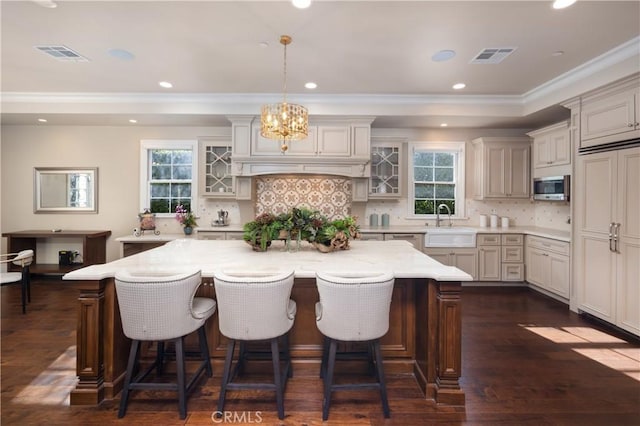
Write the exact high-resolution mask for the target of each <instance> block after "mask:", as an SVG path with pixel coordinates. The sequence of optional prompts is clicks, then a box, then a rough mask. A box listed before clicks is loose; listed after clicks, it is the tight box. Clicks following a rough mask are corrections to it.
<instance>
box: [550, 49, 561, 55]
mask: <svg viewBox="0 0 640 426" xmlns="http://www.w3.org/2000/svg"><path fill="white" fill-rule="evenodd" d="M562 55H564V52H563V51H562V50H556V51H555V52H553V53H552V54H551V56H562Z"/></svg>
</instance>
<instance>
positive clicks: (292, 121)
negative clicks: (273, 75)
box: [260, 35, 309, 154]
mask: <svg viewBox="0 0 640 426" xmlns="http://www.w3.org/2000/svg"><path fill="white" fill-rule="evenodd" d="M290 43H291V37H290V36H288V35H282V36H280V44H282V45H284V79H283V90H282V91H283V99H282V102H281V103H277V104H268V105H263V106H262V112H261V114H260V135H261V136H262V137H265V138H267V139H274V140H279V141H281V144H280V151H281V152H282V153H283V154H284V153H285V152H286V151H287V150H288V149H289V142H290V141H298V140H301V139H304V138H306V137H307V134H308V127H309V113H308V112H307V109H306V108H305V107H303V106H302V105H296V104H290V103H287V45H288V44H290Z"/></svg>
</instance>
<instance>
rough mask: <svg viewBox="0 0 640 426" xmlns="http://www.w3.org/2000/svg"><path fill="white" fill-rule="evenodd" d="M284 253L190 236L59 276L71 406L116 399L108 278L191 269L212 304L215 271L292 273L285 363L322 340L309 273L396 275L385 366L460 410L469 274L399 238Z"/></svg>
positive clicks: (309, 358)
mask: <svg viewBox="0 0 640 426" xmlns="http://www.w3.org/2000/svg"><path fill="white" fill-rule="evenodd" d="M225 228H228V227H225ZM165 237H166V236H165ZM124 238H125V240H126V239H129V238H130V237H124ZM133 238H136V237H133ZM138 238H142V237H138ZM282 247H283V243H282V242H280V241H275V242H274V243H273V244H272V246H271V247H270V248H269V250H268V251H267V252H266V253H262V252H255V251H253V250H252V249H251V247H250V246H249V245H248V244H246V243H245V242H244V241H237V240H198V239H196V238H193V236H191V237H188V238H178V239H174V240H172V241H169V242H167V243H166V244H164V245H162V246H160V247H157V248H154V249H151V250H148V251H144V252H141V253H138V254H134V255H132V256H129V257H124V258H122V259H118V260H115V261H113V262H109V263H106V264H102V265H92V266H89V267H86V268H82V269H79V270H77V271H73V272H70V273H68V274H66V275H65V276H64V277H63V278H64V279H65V280H73V281H76V282H77V285H78V288H79V297H78V315H77V317H78V325H77V330H78V331H77V363H76V371H77V375H78V378H79V381H78V383H77V385H76V387H75V389H73V390H72V392H71V404H72V405H97V404H100V403H101V401H103V400H104V399H113V398H115V397H116V396H117V394H118V392H120V390H121V389H122V385H123V381H124V373H125V371H126V363H127V353H128V348H129V345H130V342H129V340H128V339H127V338H126V337H125V336H124V334H123V332H122V325H121V324H120V313H119V309H118V303H117V298H116V291H115V282H114V278H113V277H114V275H115V274H116V273H117V272H118V271H120V270H123V269H135V270H146V271H150V272H157V271H173V270H178V269H183V268H185V267H196V268H199V269H200V270H201V271H202V274H203V285H201V286H200V287H199V289H198V293H197V295H198V296H202V297H211V298H215V289H214V286H213V280H212V277H213V275H214V273H215V272H216V271H219V270H225V271H233V270H237V271H248V270H249V271H256V272H257V271H276V270H281V269H293V270H294V275H295V284H294V286H293V290H292V293H291V298H292V299H294V300H295V301H296V303H297V315H296V321H295V323H294V326H293V329H292V330H291V335H290V349H291V356H292V360H293V362H294V363H301V364H309V363H310V362H311V363H317V364H318V365H319V362H320V358H321V355H322V347H323V344H322V342H323V340H322V335H321V334H320V332H319V331H318V330H317V327H316V326H315V313H314V306H315V303H316V302H317V301H318V292H317V288H316V283H315V274H316V272H318V271H327V272H334V273H347V274H357V273H362V272H372V271H392V272H393V273H394V275H395V277H396V279H395V284H394V289H393V297H392V302H391V310H390V315H389V321H390V324H389V331H388V333H387V334H386V335H385V336H384V338H383V339H382V351H383V354H384V357H385V361H388V362H391V363H393V365H394V369H395V370H396V371H398V372H401V373H402V374H412V375H414V376H415V378H416V381H417V384H418V386H419V387H420V388H421V389H422V391H423V393H424V395H425V398H427V399H430V400H432V401H433V404H439V405H452V406H453V405H455V406H460V405H464V403H465V397H464V391H463V390H462V389H461V387H460V382H459V379H460V374H461V367H462V366H461V357H462V345H461V313H462V310H461V298H460V293H461V289H462V281H470V280H471V279H472V277H471V276H470V275H469V274H467V273H465V272H463V271H461V270H460V269H458V268H455V267H451V266H445V265H442V264H440V263H438V262H437V261H435V260H433V259H432V258H430V257H429V256H427V255H425V254H423V253H422V252H421V251H419V250H416V249H414V248H413V246H412V245H411V243H409V242H406V241H361V240H355V241H351V249H350V250H344V251H336V252H332V253H321V252H319V251H317V250H316V249H315V248H313V247H312V246H311V245H310V244H308V243H303V247H302V249H301V250H299V251H297V252H286V251H283V250H282ZM265 303H268V301H266V302H265ZM205 327H206V331H207V339H208V344H209V350H210V353H211V356H212V357H213V358H214V359H217V360H220V361H221V360H223V359H224V356H225V352H226V339H224V338H223V337H222V335H221V334H220V332H219V328H218V323H217V316H215V315H214V316H213V317H212V318H210V319H209V320H208V321H207V323H206V325H205ZM186 344H187V347H188V350H196V349H197V342H196V340H195V339H193V340H192V339H186ZM147 356H153V355H152V354H149V355H147Z"/></svg>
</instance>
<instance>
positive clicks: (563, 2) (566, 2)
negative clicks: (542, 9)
mask: <svg viewBox="0 0 640 426" xmlns="http://www.w3.org/2000/svg"><path fill="white" fill-rule="evenodd" d="M575 2H576V0H555V1H554V2H553V8H554V9H564V8H565V7H569V6H571V5H572V4H574V3H575Z"/></svg>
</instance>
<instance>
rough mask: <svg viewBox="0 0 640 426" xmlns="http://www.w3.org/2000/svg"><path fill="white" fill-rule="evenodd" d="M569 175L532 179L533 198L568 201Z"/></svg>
mask: <svg viewBox="0 0 640 426" xmlns="http://www.w3.org/2000/svg"><path fill="white" fill-rule="evenodd" d="M570 187H571V176H569V175H565V176H551V177H542V178H534V179H533V199H534V200H546V201H569V189H570Z"/></svg>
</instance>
